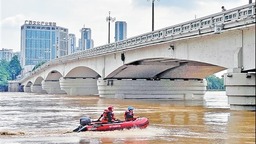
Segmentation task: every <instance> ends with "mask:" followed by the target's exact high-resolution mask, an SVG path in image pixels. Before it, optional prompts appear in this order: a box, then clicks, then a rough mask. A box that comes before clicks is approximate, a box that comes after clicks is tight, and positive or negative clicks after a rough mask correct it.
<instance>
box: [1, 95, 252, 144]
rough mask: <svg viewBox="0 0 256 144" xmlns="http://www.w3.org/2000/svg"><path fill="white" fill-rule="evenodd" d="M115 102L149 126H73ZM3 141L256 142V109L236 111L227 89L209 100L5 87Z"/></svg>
mask: <svg viewBox="0 0 256 144" xmlns="http://www.w3.org/2000/svg"><path fill="white" fill-rule="evenodd" d="M109 105H113V106H114V113H115V116H116V117H117V118H118V119H123V114H124V111H125V110H126V108H127V107H128V106H133V107H135V110H134V112H135V115H136V116H139V117H147V118H149V122H150V124H149V126H148V127H147V128H146V129H131V130H122V131H108V132H81V133H73V132H71V131H72V130H73V129H74V128H76V127H77V126H78V125H79V118H80V117H83V116H90V117H91V118H92V119H97V118H98V117H99V116H100V115H101V113H102V112H103V110H104V109H105V108H106V107H107V106H109ZM0 133H1V135H0V144H83V143H87V144H105V143H106V144H108V143H110V144H111V143H113V144H137V143H138V144H155V143H157V144H168V143H179V144H193V143H194V144H199V143H200V144H244V143H246V144H255V112H251V111H231V110H229V105H228V102H227V96H226V95H225V92H207V93H206V94H205V97H204V101H178V100H171V99H164V100H160V99H157V100H145V99H139V100H138V99H136V100H134V99H103V98H98V97H97V96H66V95H46V94H33V93H10V92H8V93H0Z"/></svg>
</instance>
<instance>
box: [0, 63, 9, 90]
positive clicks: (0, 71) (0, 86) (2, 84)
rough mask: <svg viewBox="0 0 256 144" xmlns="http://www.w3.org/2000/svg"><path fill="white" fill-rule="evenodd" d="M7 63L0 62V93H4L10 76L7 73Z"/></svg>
mask: <svg viewBox="0 0 256 144" xmlns="http://www.w3.org/2000/svg"><path fill="white" fill-rule="evenodd" d="M8 67H9V65H8V62H7V61H5V60H1V61H0V91H5V90H6V89H7V85H8V79H9V78H10V74H9V72H8Z"/></svg>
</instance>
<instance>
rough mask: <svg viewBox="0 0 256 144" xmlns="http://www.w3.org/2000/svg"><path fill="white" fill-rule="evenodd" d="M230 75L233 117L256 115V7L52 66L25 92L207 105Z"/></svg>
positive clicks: (32, 78)
mask: <svg viewBox="0 0 256 144" xmlns="http://www.w3.org/2000/svg"><path fill="white" fill-rule="evenodd" d="M222 70H227V71H228V72H227V73H226V74H225V75H224V79H225V85H226V92H227V95H228V97H229V104H230V108H231V109H245V110H255V3H252V4H248V5H244V6H241V7H237V8H234V9H230V10H227V11H224V12H219V13H216V14H213V15H209V16H206V17H202V18H198V19H195V20H192V21H188V22H185V23H181V24H177V25H174V26H170V27H166V28H163V29H159V30H156V31H153V32H149V33H145V34H142V35H139V36H135V37H132V38H129V39H126V40H123V41H119V42H116V43H111V44H108V45H103V46H99V47H96V48H92V49H89V50H85V51H83V52H80V53H75V54H72V55H68V56H64V57H61V58H58V59H55V60H53V61H50V62H47V63H45V64H44V65H43V66H41V67H40V68H38V69H36V70H35V71H33V72H32V73H31V74H30V75H28V76H26V77H24V78H23V79H22V80H21V81H20V82H21V83H22V85H24V91H25V92H34V93H49V94H60V93H66V94H68V95H99V96H100V97H107V98H164V99H182V100H203V96H204V93H205V90H206V85H207V83H206V81H205V79H204V78H205V77H207V76H209V75H212V74H214V73H216V72H219V71H222Z"/></svg>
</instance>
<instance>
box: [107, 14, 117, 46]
mask: <svg viewBox="0 0 256 144" xmlns="http://www.w3.org/2000/svg"><path fill="white" fill-rule="evenodd" d="M108 14H109V15H108V17H106V21H107V22H108V43H110V22H114V21H115V20H116V18H114V17H111V16H110V11H109V12H108Z"/></svg>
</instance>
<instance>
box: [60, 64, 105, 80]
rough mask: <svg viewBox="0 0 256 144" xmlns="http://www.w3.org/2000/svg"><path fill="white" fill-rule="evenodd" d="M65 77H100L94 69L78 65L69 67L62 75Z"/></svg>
mask: <svg viewBox="0 0 256 144" xmlns="http://www.w3.org/2000/svg"><path fill="white" fill-rule="evenodd" d="M64 77H65V78H99V77H101V76H100V75H99V74H98V73H97V72H96V71H94V70H93V69H91V68H89V67H85V66H78V67H75V68H73V69H71V70H70V71H69V72H67V74H66V75H65V76H64Z"/></svg>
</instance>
